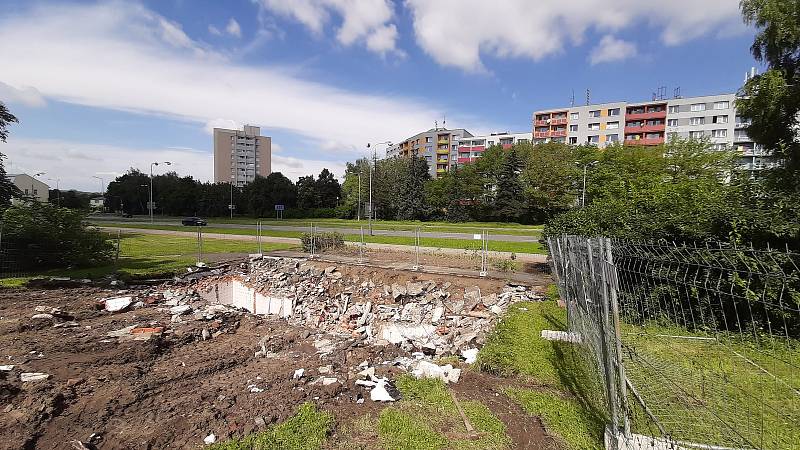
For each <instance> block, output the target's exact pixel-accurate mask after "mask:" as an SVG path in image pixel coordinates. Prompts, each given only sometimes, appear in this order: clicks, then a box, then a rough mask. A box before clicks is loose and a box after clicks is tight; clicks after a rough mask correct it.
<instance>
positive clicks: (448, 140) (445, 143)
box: [436, 139, 450, 145]
mask: <svg viewBox="0 0 800 450" xmlns="http://www.w3.org/2000/svg"><path fill="white" fill-rule="evenodd" d="M436 143H437V144H439V145H442V144H444V145H448V144H450V139H439V140H438V141H436Z"/></svg>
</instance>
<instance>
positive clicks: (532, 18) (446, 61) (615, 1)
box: [406, 0, 744, 72]
mask: <svg viewBox="0 0 800 450" xmlns="http://www.w3.org/2000/svg"><path fill="white" fill-rule="evenodd" d="M406 6H407V7H408V8H409V9H410V10H411V14H412V16H413V21H414V32H415V34H416V39H417V44H418V45H419V46H420V47H421V48H422V49H423V50H424V51H425V52H426V53H428V54H429V55H430V56H431V57H432V58H433V59H434V60H436V61H437V62H438V63H439V64H441V65H445V66H454V67H458V68H461V69H464V70H468V71H474V72H481V71H485V70H487V68H486V67H485V66H484V63H483V61H482V55H490V56H493V57H499V58H512V57H513V58H528V59H532V60H540V59H542V58H544V57H546V56H550V55H553V54H557V53H559V52H562V51H564V47H565V46H566V45H570V44H572V45H580V44H581V43H583V42H584V40H585V39H586V35H587V32H589V31H594V32H597V33H602V34H606V33H609V32H615V31H619V30H622V29H625V28H630V27H632V26H634V25H642V24H645V25H647V27H648V28H647V29H648V30H654V31H655V32H656V33H658V35H659V36H660V39H661V41H662V42H663V43H664V44H666V45H678V44H681V43H684V42H686V41H688V40H691V39H695V38H697V37H700V36H703V35H706V34H710V33H715V34H717V35H725V34H728V35H729V34H730V33H731V32H732V30H739V31H741V30H743V29H744V25H742V23H741V17H740V15H739V9H738V2H736V1H734V0H703V1H697V0H671V1H668V2H654V1H641V0H569V1H564V0H537V1H536V2H532V1H530V0H494V1H485V0H437V1H429V0H406Z"/></svg>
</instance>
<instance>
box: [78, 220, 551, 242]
mask: <svg viewBox="0 0 800 450" xmlns="http://www.w3.org/2000/svg"><path fill="white" fill-rule="evenodd" d="M92 220H96V221H97V222H103V221H108V222H110V225H112V223H119V224H123V223H124V224H131V225H133V224H136V225H150V222H149V221H147V220H138V219H127V220H124V221H123V220H120V219H118V218H115V219H114V220H108V219H104V218H92ZM153 225H160V226H181V223H180V221H177V220H176V221H155V222H153ZM208 226H209V227H213V228H229V229H240V230H255V229H256V225H255V224H253V225H248V224H236V223H209V224H208ZM261 228H262V229H263V230H273V231H295V232H301V233H302V232H306V231H308V227H301V226H297V225H266V224H262V225H261ZM315 228H316V229H317V230H319V231H326V232H327V231H337V232H339V233H342V234H355V235H357V234H359V233H361V229H359V228H346V227H331V226H327V227H326V226H318V227H315ZM475 231H476V232H477V233H478V234H480V229H476V230H475ZM364 233H365V234H366V233H367V227H366V226H364ZM372 234H373V235H375V236H403V237H409V238H413V237H414V232H413V231H405V230H378V229H373V231H372ZM420 237H422V238H433V239H437V238H439V239H466V240H471V239H473V238H474V234H473V233H453V232H443V231H422V232H420ZM539 237H540V236H539V234H538V233H537V234H531V235H529V236H518V235H513V234H500V233H498V234H495V233H491V232H490V233H489V240H490V241H502V242H538V241H539ZM479 239H480V238H479Z"/></svg>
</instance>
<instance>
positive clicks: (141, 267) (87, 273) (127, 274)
mask: <svg viewBox="0 0 800 450" xmlns="http://www.w3.org/2000/svg"><path fill="white" fill-rule="evenodd" d="M294 247H296V246H294V245H291V244H281V243H271V242H265V243H262V250H263V251H270V250H282V249H288V248H294ZM257 250H258V247H257V245H256V243H255V242H241V241H230V240H226V239H204V240H203V255H204V256H205V257H213V255H214V254H223V253H225V254H227V253H255V252H256V251H257ZM204 259H206V258H204ZM196 261H197V243H196V240H195V238H194V237H191V238H190V237H181V236H161V235H151V234H136V233H130V234H128V233H126V234H123V235H122V236H121V240H120V258H119V261H117V263H116V264H104V265H101V266H96V267H87V268H77V269H54V270H46V271H40V272H36V273H31V274H26V275H25V276H20V277H10V278H2V279H0V287H6V288H8V287H21V286H24V285H25V283H27V282H28V281H30V280H31V279H33V278H36V277H41V276H58V277H70V278H76V279H82V278H89V279H98V278H103V277H105V276H107V275H111V274H114V273H116V274H117V275H118V276H119V277H120V278H121V279H123V280H131V279H141V278H152V277H159V276H170V275H173V274H175V273H177V272H183V271H185V270H186V267H187V266H190V265H193V264H194V263H195V262H196Z"/></svg>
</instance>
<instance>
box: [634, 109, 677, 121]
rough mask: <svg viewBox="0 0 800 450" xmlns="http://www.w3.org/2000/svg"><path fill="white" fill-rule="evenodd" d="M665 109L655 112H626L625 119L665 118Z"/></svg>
mask: <svg viewBox="0 0 800 450" xmlns="http://www.w3.org/2000/svg"><path fill="white" fill-rule="evenodd" d="M666 118H667V110H666V109H665V110H663V111H656V112H643V113H627V114H625V120H649V119H666Z"/></svg>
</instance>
